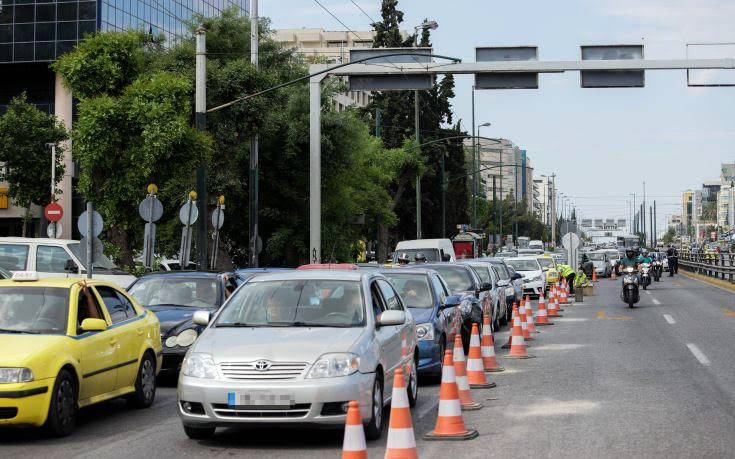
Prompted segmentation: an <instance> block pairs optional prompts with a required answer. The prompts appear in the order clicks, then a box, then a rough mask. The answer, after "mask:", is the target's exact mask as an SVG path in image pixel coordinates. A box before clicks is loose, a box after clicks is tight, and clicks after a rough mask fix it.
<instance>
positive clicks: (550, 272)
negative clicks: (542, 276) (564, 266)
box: [537, 255, 559, 286]
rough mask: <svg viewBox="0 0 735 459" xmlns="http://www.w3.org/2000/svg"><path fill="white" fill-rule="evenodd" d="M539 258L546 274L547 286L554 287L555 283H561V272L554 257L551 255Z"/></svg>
mask: <svg viewBox="0 0 735 459" xmlns="http://www.w3.org/2000/svg"><path fill="white" fill-rule="evenodd" d="M537 258H538V262H539V264H540V265H541V268H542V269H543V270H544V272H545V273H546V285H547V286H548V285H554V283H556V282H558V281H559V270H558V269H556V262H555V261H554V257H552V256H551V255H539V256H538V257H537Z"/></svg>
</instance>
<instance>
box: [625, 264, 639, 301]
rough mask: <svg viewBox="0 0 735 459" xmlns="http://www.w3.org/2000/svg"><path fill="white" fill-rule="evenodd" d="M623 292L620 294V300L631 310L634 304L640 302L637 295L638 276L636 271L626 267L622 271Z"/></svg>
mask: <svg viewBox="0 0 735 459" xmlns="http://www.w3.org/2000/svg"><path fill="white" fill-rule="evenodd" d="M622 277H623V291H622V292H620V298H621V299H622V300H623V302H625V303H627V304H628V307H630V308H632V307H633V305H634V304H636V303H637V302H639V301H640V299H641V297H640V295H639V293H638V276H637V275H636V270H635V269H633V268H632V267H627V268H625V269H624V270H623V276H622Z"/></svg>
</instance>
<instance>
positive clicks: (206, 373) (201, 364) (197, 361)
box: [181, 352, 217, 379]
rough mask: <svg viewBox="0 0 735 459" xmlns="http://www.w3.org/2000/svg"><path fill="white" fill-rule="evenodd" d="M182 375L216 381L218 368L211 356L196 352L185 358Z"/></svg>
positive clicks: (182, 364)
mask: <svg viewBox="0 0 735 459" xmlns="http://www.w3.org/2000/svg"><path fill="white" fill-rule="evenodd" d="M181 373H183V374H184V375H186V376H191V377H192V378H203V379H215V378H216V377H217V367H216V366H215V364H214V359H213V358H212V356H211V355H209V354H205V353H201V352H195V353H193V354H190V355H187V356H186V357H185V358H184V361H183V362H182V363H181Z"/></svg>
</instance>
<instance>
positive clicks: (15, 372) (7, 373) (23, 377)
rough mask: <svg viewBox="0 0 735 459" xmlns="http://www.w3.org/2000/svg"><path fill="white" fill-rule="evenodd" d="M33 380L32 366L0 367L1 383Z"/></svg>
mask: <svg viewBox="0 0 735 459" xmlns="http://www.w3.org/2000/svg"><path fill="white" fill-rule="evenodd" d="M29 381H33V372H32V371H31V369H30V368H0V384H13V383H22V382H29Z"/></svg>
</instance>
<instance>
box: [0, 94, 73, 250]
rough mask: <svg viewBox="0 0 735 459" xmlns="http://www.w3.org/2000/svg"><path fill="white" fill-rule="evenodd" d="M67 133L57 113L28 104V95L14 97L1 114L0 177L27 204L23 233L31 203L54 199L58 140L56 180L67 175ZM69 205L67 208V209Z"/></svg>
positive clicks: (13, 195)
mask: <svg viewBox="0 0 735 459" xmlns="http://www.w3.org/2000/svg"><path fill="white" fill-rule="evenodd" d="M67 138H68V134H67V132H66V129H65V128H64V125H63V124H62V123H61V121H59V120H57V119H56V117H55V116H53V115H49V114H46V113H43V112H41V111H40V110H39V109H38V108H36V107H35V106H34V105H32V104H29V103H28V102H27V100H26V95H25V93H23V94H22V95H20V96H18V97H16V98H14V99H13V100H12V101H11V102H10V106H9V107H8V110H7V111H6V112H5V114H3V115H2V116H0V162H2V163H3V164H4V166H5V167H3V168H2V169H0V180H3V181H6V182H7V183H8V197H9V198H10V199H12V200H13V201H14V202H15V203H16V204H17V205H18V206H20V207H23V208H25V216H24V218H23V237H25V236H26V227H27V225H28V222H30V220H31V218H32V215H31V205H32V204H36V205H40V206H43V205H46V204H48V203H49V202H51V193H50V192H49V191H50V187H49V185H50V184H51V167H50V166H51V149H50V147H49V145H48V144H56V145H57V148H56V165H55V169H56V171H55V183H54V186H56V185H57V184H58V183H59V182H60V181H61V179H62V177H63V176H64V161H63V158H64V148H63V145H62V142H63V141H65V140H67ZM68 210H70V209H67V211H68Z"/></svg>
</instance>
